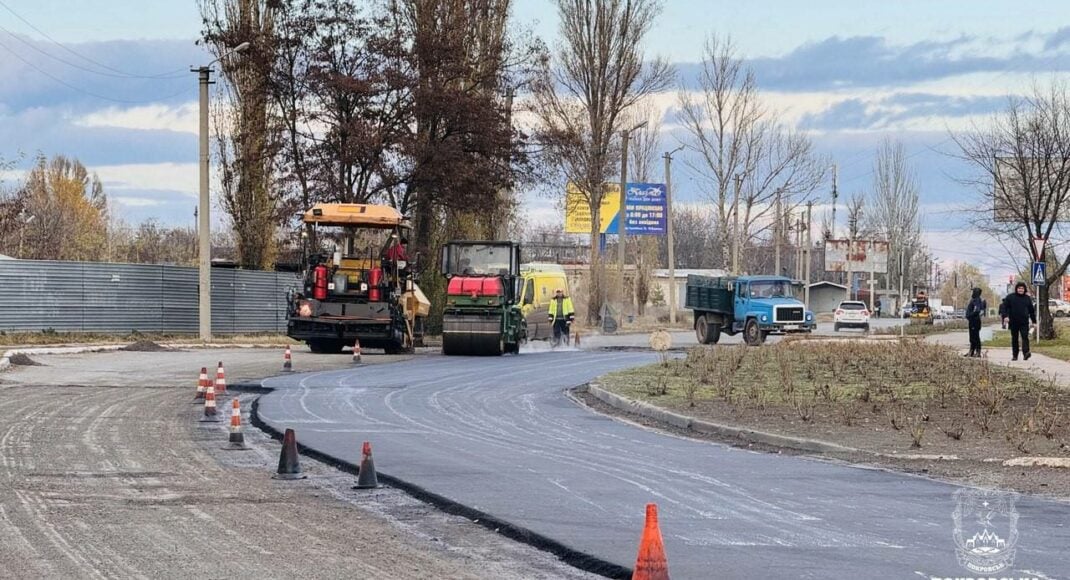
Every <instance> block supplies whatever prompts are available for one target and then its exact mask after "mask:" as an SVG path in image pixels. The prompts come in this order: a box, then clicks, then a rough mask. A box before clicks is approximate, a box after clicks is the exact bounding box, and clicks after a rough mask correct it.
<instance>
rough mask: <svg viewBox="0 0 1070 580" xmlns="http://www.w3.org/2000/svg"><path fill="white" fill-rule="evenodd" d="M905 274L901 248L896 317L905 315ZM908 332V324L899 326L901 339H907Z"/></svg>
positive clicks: (900, 249)
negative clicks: (903, 312)
mask: <svg viewBox="0 0 1070 580" xmlns="http://www.w3.org/2000/svg"><path fill="white" fill-rule="evenodd" d="M903 272H904V270H903V249H902V248H899V300H897V302H898V306H899V308H898V311H897V312H896V313H895V315H896V316H897V317H898V316H902V315H903V314H902V310H903V306H905V305H906V304H905V301H904V300H903ZM906 332H907V330H906V324H900V325H899V336H900V338H902V337H905V336H906Z"/></svg>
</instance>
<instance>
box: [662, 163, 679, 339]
mask: <svg viewBox="0 0 1070 580" xmlns="http://www.w3.org/2000/svg"><path fill="white" fill-rule="evenodd" d="M683 148H684V146H683V145H681V146H679V147H677V148H676V149H673V150H672V151H668V152H666V153H665V155H663V157H664V158H665V233H666V236H667V240H666V243H667V245H668V248H669V324H676V249H675V248H674V247H673V237H672V234H673V232H672V156H673V154H675V153H677V152H679V151H681V150H682V149H683Z"/></svg>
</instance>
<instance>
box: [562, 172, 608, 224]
mask: <svg viewBox="0 0 1070 580" xmlns="http://www.w3.org/2000/svg"><path fill="white" fill-rule="evenodd" d="M619 213H620V184H619V183H603V184H602V207H601V208H600V211H599V212H598V216H599V219H600V220H601V221H600V223H599V226H600V227H599V232H600V233H603V234H615V233H617V231H618V228H619V227H620V226H619V224H618V223H617V215H618V214H619ZM565 233H568V234H589V233H591V205H590V204H589V203H588V202H587V196H586V195H584V194H583V192H581V191H580V189H579V188H578V187H576V185H575V184H573V183H572V182H569V183H568V185H566V186H565Z"/></svg>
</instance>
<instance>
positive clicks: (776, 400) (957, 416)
mask: <svg viewBox="0 0 1070 580" xmlns="http://www.w3.org/2000/svg"><path fill="white" fill-rule="evenodd" d="M598 385H599V386H600V387H602V388H604V389H606V390H608V391H610V392H612V393H616V394H618V395H621V396H624V397H627V398H628V399H632V400H636V401H642V402H644V403H647V404H650V405H654V406H656V407H658V408H662V409H666V410H669V411H672V412H674V413H677V414H679V415H683V416H687V417H692V418H694V419H698V420H700V421H706V422H710V423H714V424H716V425H720V426H724V427H728V428H729V429H741V430H754V431H758V432H761V433H769V434H772V435H774V436H777V435H780V436H786V437H793V438H801V439H807V440H816V441H818V442H826V443H829V444H832V445H838V446H843V447H847V448H850V449H852V450H854V451H849V452H824V453H819V454H820V455H824V456H826V457H830V458H834V459H840V460H845V461H850V462H855V463H863V464H867V465H873V466H880V467H885V468H891V469H896V470H901V471H906V472H910V473H919V474H925V475H928V476H932V477H937V478H942V479H948V480H954V481H959V482H964V483H969V484H973V485H984V486H997V487H1004V488H1010V489H1016V490H1019V491H1024V492H1030V493H1039V494H1045V495H1050V496H1055V497H1060V498H1070V469H1066V468H1051V467H1012V466H1009V465H1004V462H1007V461H1013V460H1015V459H1019V460H1021V459H1020V458H1025V461H1028V460H1030V459H1033V458H1039V457H1053V458H1057V459H1058V460H1059V461H1063V462H1068V461H1070V428H1068V423H1070V422H1068V421H1067V420H1066V416H1067V415H1066V412H1067V410H1068V409H1070V392H1067V391H1066V390H1063V389H1061V388H1058V387H1056V386H1055V385H1054V384H1053V383H1052V382H1046V381H1042V380H1038V379H1036V378H1035V377H1033V376H1032V375H1029V374H1027V373H1024V372H1021V371H1018V370H1012V369H1006V368H1004V367H1002V366H1000V365H996V364H991V363H988V362H986V361H978V360H976V359H964V358H962V357H961V356H959V354H958V353H957V352H956V351H954V350H952V349H950V348H947V347H943V346H938V345H930V344H926V343H923V342H922V343H919V342H917V341H904V342H903V343H902V344H900V343H899V342H898V341H893V342H887V343H885V342H883V341H882V343H878V344H874V343H861V342H860V343H850V342H834V343H829V342H824V341H821V343H819V342H818V341H812V342H811V341H797V342H788V343H783V344H778V345H772V346H767V347H764V348H761V349H753V348H752V349H747V348H746V347H728V348H724V347H720V348H713V349H709V348H704V349H694V350H692V351H689V353H688V356H687V358H686V359H679V360H673V361H668V362H667V363H666V364H657V365H651V366H648V367H642V368H639V369H631V370H628V371H623V372H619V373H612V374H610V375H606V376H604V377H601V378H600V379H599V380H598ZM593 399H594V398H593V397H590V396H584V401H585V402H586V403H587V404H589V405H591V406H592V407H594V408H596V409H598V410H601V411H604V412H608V413H610V414H614V415H630V416H629V418H630V419H633V420H637V421H639V422H640V423H643V424H646V425H656V426H659V427H666V425H667V423H666V421H665V420H664V418H663V419H662V420H660V421H659V420H652V419H650V418H646V417H643V418H638V417H637V416H635V415H634V414H629V413H628V412H627V411H622V410H621V409H618V408H613V407H610V406H609V405H606V404H604V403H603V402H601V401H596V400H593ZM670 422H672V423H676V424H677V426H676V427H672V426H671V425H670V426H669V429H670V430H672V431H673V432H675V433H678V434H681V435H685V436H692V437H700V438H705V439H713V440H718V441H722V442H725V443H729V444H732V445H737V446H745V447H750V448H757V449H763V450H767V451H774V452H787V453H801V451H799V448H800V446H798V445H794V444H792V443H790V442H783V443H774V444H769V443H768V440H767V438H763V437H746V436H745V438H744V439H740V438H739V437H738V436H731V435H728V436H726V435H724V434H723V432H722V433H720V434H719V433H714V434H702V433H697V432H696V430H695V429H693V428H687V429H681V428H679V425H680V421H678V420H670ZM706 431H709V430H708V429H706ZM802 447H803V448H805V446H802ZM807 453H808V454H814V452H813V451H812V450H811V451H809V452H807Z"/></svg>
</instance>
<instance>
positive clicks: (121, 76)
mask: <svg viewBox="0 0 1070 580" xmlns="http://www.w3.org/2000/svg"><path fill="white" fill-rule="evenodd" d="M0 30H2V31H4V32H6V33H7V35H8V36H9V37H11V38H13V39H15V40H17V41H19V42H21V43H22V44H24V45H26V46H27V47H28V48H30V49H31V50H34V51H36V52H38V53H40V54H42V55H44V56H46V57H48V58H50V59H52V60H55V61H57V62H60V63H63V64H65V65H67V66H69V67H72V68H76V69H78V70H80V71H84V72H87V73H91V74H95V75H100V76H105V77H112V78H118V79H150V78H152V79H158V80H168V79H177V78H181V77H180V76H178V75H173V76H160V77H142V76H136V75H128V74H126V73H122V74H114V73H109V72H102V71H99V70H93V69H91V68H88V67H84V66H82V65H80V64H78V63H74V62H71V61H69V60H66V59H63V58H60V57H58V56H56V55H54V54H52V53H50V52H48V51H46V50H44V49H42V48H40V47H39V46H37V45H35V44H34V43H32V42H30V41H28V40H26V39H25V38H23V37H22V36H21V35H18V34H15V33H14V32H11V31H10V30H8V29H7V28H4V27H3V26H0Z"/></svg>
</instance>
